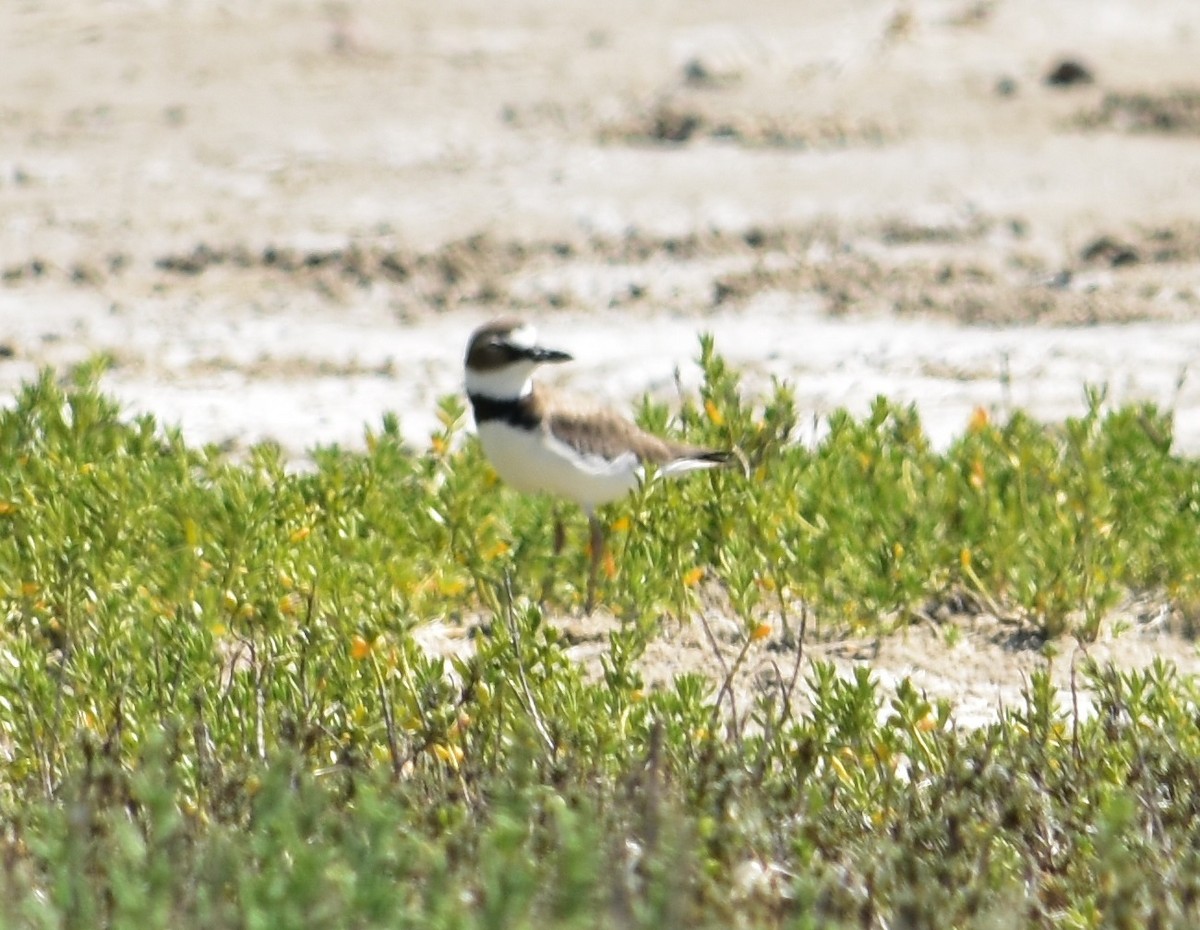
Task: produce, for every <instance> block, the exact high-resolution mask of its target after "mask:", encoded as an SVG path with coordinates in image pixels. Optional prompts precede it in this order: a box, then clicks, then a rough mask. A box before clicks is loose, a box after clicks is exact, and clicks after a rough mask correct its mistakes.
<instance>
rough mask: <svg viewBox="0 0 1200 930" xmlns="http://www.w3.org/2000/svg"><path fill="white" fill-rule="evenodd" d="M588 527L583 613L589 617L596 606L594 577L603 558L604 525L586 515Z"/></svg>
mask: <svg viewBox="0 0 1200 930" xmlns="http://www.w3.org/2000/svg"><path fill="white" fill-rule="evenodd" d="M588 526H589V528H590V529H591V531H592V538H591V550H592V551H591V565H589V566H588V584H587V603H586V604H584V607H583V612H584V613H585V614H587V615H589V616H591V613H592V608H593V607H595V606H596V575H597V574H598V573H599V571H600V560H601V559H602V558H603V557H604V524H602V523H601V522H600V521H599V520H597V519H596V517H595V515H594V514H590V513H589V514H588Z"/></svg>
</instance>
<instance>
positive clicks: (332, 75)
mask: <svg viewBox="0 0 1200 930" xmlns="http://www.w3.org/2000/svg"><path fill="white" fill-rule="evenodd" d="M0 36H2V37H3V38H0V86H3V87H4V88H5V93H4V96H3V99H2V100H0V392H2V393H3V398H4V399H5V400H7V399H8V398H9V397H11V394H12V391H13V390H14V389H15V387H16V386H17V385H18V384H19V383H20V382H21V381H22V380H23V379H28V378H29V377H31V376H33V375H34V374H35V373H36V372H37V371H38V370H39V369H40V368H42V367H44V366H47V365H50V366H54V367H55V368H58V369H60V370H63V371H66V370H68V369H69V368H70V367H71V366H73V365H75V364H77V363H79V362H80V361H82V360H84V359H86V358H88V357H90V356H92V355H94V354H96V353H105V354H107V355H108V356H109V357H110V360H111V367H110V369H109V371H108V374H107V375H106V376H105V382H104V383H105V385H106V387H107V388H108V389H109V390H110V391H112V392H113V393H114V394H116V395H117V396H118V397H120V398H121V400H122V401H123V402H124V403H125V405H126V406H127V407H128V409H129V410H130V411H131V412H142V411H148V412H152V413H154V414H156V415H158V416H160V417H161V418H162V419H163V420H164V421H166V422H168V423H177V424H180V425H182V427H183V428H184V430H185V433H186V434H187V436H188V437H189V438H190V439H192V440H194V441H197V442H200V441H204V442H217V443H222V444H225V445H227V446H228V447H230V448H231V449H233V450H237V449H240V448H244V447H245V446H246V445H247V444H250V443H253V442H256V441H259V440H262V439H271V440H274V441H277V442H279V443H281V444H282V445H283V446H284V447H285V448H286V449H287V450H288V452H289V453H290V454H291V455H293V456H295V457H296V458H297V459H301V458H303V455H304V451H305V450H306V449H308V448H310V447H311V446H313V445H314V444H318V443H329V442H338V443H343V444H347V445H351V446H354V445H358V444H361V442H362V433H363V428H364V425H369V424H374V423H377V422H378V420H379V417H380V416H381V415H382V413H383V412H384V411H386V410H395V411H397V412H398V413H399V414H400V417H401V421H402V424H403V427H404V430H405V432H406V435H408V436H409V438H410V439H411V440H412V441H413V442H414V443H416V444H422V443H423V442H424V440H425V438H426V437H427V435H428V432H429V430H430V429H431V428H432V424H433V423H434V403H435V401H436V398H437V397H439V396H440V395H442V394H445V393H447V392H453V391H456V390H458V389H459V386H460V382H461V357H462V351H463V347H464V344H465V340H466V338H467V335H468V334H469V332H470V331H471V329H472V328H473V327H474V326H475V325H477V324H478V323H479V322H480V321H482V320H484V319H487V318H489V317H492V316H496V315H499V314H502V313H503V314H510V313H515V314H520V315H523V316H526V317H529V318H530V319H532V320H534V321H535V322H537V323H538V325H539V326H540V327H541V329H542V330H543V333H544V337H545V339H546V341H547V342H552V343H553V344H555V345H560V346H562V347H563V348H566V349H569V350H570V351H571V352H572V353H573V354H575V355H576V357H577V359H578V362H577V364H576V365H575V366H571V370H570V371H566V372H561V373H559V374H560V376H561V379H562V380H563V382H565V383H567V384H568V385H569V386H570V387H572V388H577V389H579V390H586V391H596V392H599V393H602V394H604V395H606V396H607V397H608V398H609V399H610V400H617V401H621V402H632V401H633V400H634V399H636V398H637V397H639V396H641V395H642V394H643V393H646V392H650V393H652V394H654V395H655V396H658V397H661V398H664V399H670V398H671V397H672V396H674V394H675V392H676V391H677V390H678V386H677V385H678V384H682V385H683V387H684V389H688V388H689V387H691V386H693V385H694V383H695V378H696V371H695V366H694V364H693V359H694V357H695V355H696V354H697V342H696V336H697V334H698V333H699V332H702V331H709V332H712V333H714V334H715V335H716V337H717V348H718V350H719V351H720V352H722V353H723V354H724V355H726V356H727V358H729V359H730V360H731V361H732V362H733V363H735V364H736V365H738V366H739V367H740V368H741V369H742V370H743V371H744V377H745V385H746V389H747V390H748V391H755V390H758V389H761V388H763V387H764V386H765V385H766V384H767V383H768V381H769V379H770V378H771V377H782V378H787V379H788V380H790V381H792V382H794V383H795V385H796V387H797V390H798V396H799V397H800V399H801V400H802V401H803V402H804V403H805V404H806V405H807V406H808V408H809V409H811V411H812V412H813V414H814V421H813V425H812V426H811V427H810V430H811V431H813V432H815V431H819V429H820V427H819V420H820V417H821V415H822V414H824V413H826V412H828V411H829V410H831V409H833V408H835V407H839V406H849V407H851V408H852V409H854V410H855V411H861V410H864V409H866V407H867V405H868V404H869V402H870V400H871V398H872V397H874V396H875V395H877V394H887V395H889V396H891V397H892V398H894V399H897V400H901V401H912V402H915V403H917V404H918V406H919V407H920V409H921V412H922V415H923V417H924V419H925V421H926V424H927V427H928V429H929V431H930V433H931V435H932V436H933V437H934V439H935V441H937V442H945V441H946V440H948V439H949V438H950V437H951V436H952V435H954V434H955V433H957V432H960V431H961V430H962V429H963V427H964V426H965V424H966V422H967V420H968V418H969V417H970V416H971V415H972V412H973V411H974V410H975V409H976V408H979V407H982V408H983V409H985V410H987V411H988V412H989V413H993V414H995V415H998V416H1003V415H1004V414H1005V413H1006V412H1007V411H1008V410H1011V409H1013V408H1014V407H1023V408H1027V409H1030V410H1031V411H1033V412H1034V413H1035V414H1037V415H1038V416H1042V417H1046V418H1058V417H1061V416H1064V415H1066V414H1069V413H1073V412H1077V411H1079V410H1081V409H1082V408H1083V396H1084V395H1083V387H1084V385H1085V383H1090V384H1098V385H1105V386H1107V388H1108V391H1109V397H1110V398H1111V399H1113V400H1115V401H1123V400H1130V399H1151V400H1155V401H1156V402H1158V403H1160V404H1162V405H1164V406H1171V407H1173V408H1175V409H1176V411H1177V416H1178V432H1179V442H1180V444H1181V445H1182V446H1183V447H1184V448H1187V449H1190V450H1191V451H1196V450H1198V449H1200V376H1196V375H1194V374H1191V373H1190V368H1191V366H1193V365H1194V362H1195V359H1196V358H1197V356H1198V353H1200V322H1198V320H1197V308H1198V307H1200V68H1198V67H1197V65H1196V62H1198V61H1200V4H1197V3H1195V2H1194V0H1111V2H1106V3H1103V4H1096V3H1094V2H1092V0H1059V2H1056V3H1054V4H1045V3H1042V2H1040V0H927V2H925V0H914V2H907V3H906V2H896V0H886V2H885V0H803V2H798V0H776V2H759V3H751V4H746V3H742V2H734V0H688V2H683V0H679V2H644V0H637V2H634V0H615V2H612V3H606V4H594V3H582V2H557V3H547V2H526V0H512V2H506V3H504V4H496V3H490V2H472V0H464V2H459V3H453V4H435V5H431V4H428V3H418V2H408V0H357V2H350V0H347V2H301V0H257V2H255V3H253V4H236V3H222V2H216V0H192V2H186V0H181V2H167V0H159V2H151V0H143V2H138V0H125V2H119V0H58V2H55V3H53V4H43V3H35V2H26V0H11V2H6V3H5V4H4V5H3V8H2V9H0Z"/></svg>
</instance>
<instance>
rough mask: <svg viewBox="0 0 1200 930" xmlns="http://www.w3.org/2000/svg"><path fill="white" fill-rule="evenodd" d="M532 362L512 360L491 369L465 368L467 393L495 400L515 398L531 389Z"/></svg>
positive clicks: (523, 395) (533, 366)
mask: <svg viewBox="0 0 1200 930" xmlns="http://www.w3.org/2000/svg"><path fill="white" fill-rule="evenodd" d="M536 367H537V365H536V364H535V363H533V362H513V363H512V364H511V365H505V366H503V367H501V368H493V369H492V370H491V371H477V370H476V369H474V368H468V369H467V393H468V394H482V395H483V396H484V397H491V398H494V399H495V400H517V399H518V398H521V397H525V396H526V395H527V394H529V393H530V392H531V391H532V390H533V370H534V369H535V368H536Z"/></svg>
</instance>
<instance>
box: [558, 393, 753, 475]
mask: <svg viewBox="0 0 1200 930" xmlns="http://www.w3.org/2000/svg"><path fill="white" fill-rule="evenodd" d="M555 407H556V408H557V409H555V410H554V411H553V412H552V413H551V414H550V417H549V425H550V432H551V434H552V435H553V436H554V437H555V438H557V439H559V440H561V441H563V442H565V443H567V444H568V445H570V446H574V447H575V448H576V449H578V450H579V451H580V452H582V453H584V454H585V455H600V456H603V457H604V458H609V459H614V458H617V457H618V456H619V455H621V454H622V453H623V452H625V451H632V452H633V454H634V455H636V456H637V458H638V461H639V462H649V463H652V464H654V465H666V464H667V463H668V462H673V461H675V460H677V459H682V458H696V459H703V460H707V461H711V462H714V463H721V462H724V461H726V460H727V459H728V458H729V455H728V453H725V452H716V451H713V450H710V449H701V448H699V447H697V446H689V445H684V444H682V443H677V442H671V441H669V440H666V439H662V438H661V437H659V436H655V435H654V434H652V433H647V432H646V431H645V430H644V429H642V428H641V427H640V426H638V425H637V424H636V423H634V422H632V421H631V420H628V419H626V418H625V417H623V416H621V415H620V414H619V413H617V412H616V411H615V410H609V409H607V408H595V407H592V408H587V407H560V405H558V404H556V405H555Z"/></svg>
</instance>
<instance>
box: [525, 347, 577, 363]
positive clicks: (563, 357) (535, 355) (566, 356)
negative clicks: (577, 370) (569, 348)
mask: <svg viewBox="0 0 1200 930" xmlns="http://www.w3.org/2000/svg"><path fill="white" fill-rule="evenodd" d="M529 358H531V359H532V360H533V361H535V362H537V363H538V364H544V363H547V362H550V363H553V362H569V361H571V360H572V359H573V358H574V356H572V355H571V354H570V353H568V352H560V351H559V350H558V349H543V348H542V347H541V346H534V347H533V348H532V349H530V350H529Z"/></svg>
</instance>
